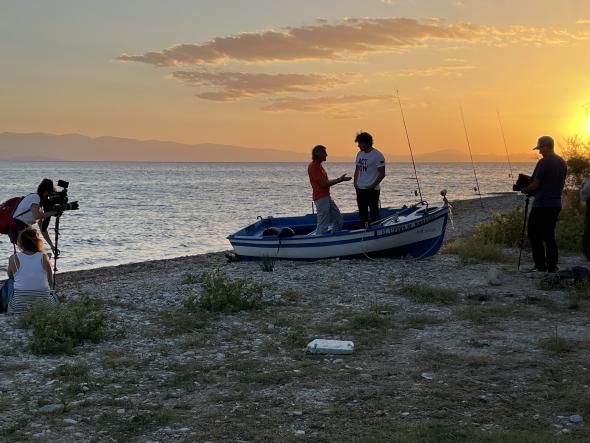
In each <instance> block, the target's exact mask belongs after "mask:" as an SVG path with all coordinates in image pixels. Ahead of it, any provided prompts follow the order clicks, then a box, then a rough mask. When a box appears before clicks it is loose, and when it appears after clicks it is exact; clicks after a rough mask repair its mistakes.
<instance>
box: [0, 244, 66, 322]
mask: <svg viewBox="0 0 590 443" xmlns="http://www.w3.org/2000/svg"><path fill="white" fill-rule="evenodd" d="M16 256H17V257H18V262H19V266H18V269H17V271H16V273H15V274H14V295H13V297H12V299H11V300H10V303H9V304H8V313H9V314H22V313H23V312H24V311H26V309H27V308H28V307H29V306H31V305H32V304H34V303H36V302H46V303H55V298H54V297H53V296H52V294H51V293H50V291H49V282H48V281H47V273H46V271H45V268H44V267H43V254H42V253H40V252H36V253H35V254H32V255H27V254H24V253H22V252H17V253H16Z"/></svg>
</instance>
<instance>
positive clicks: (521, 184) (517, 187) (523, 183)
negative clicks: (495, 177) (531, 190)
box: [512, 174, 533, 192]
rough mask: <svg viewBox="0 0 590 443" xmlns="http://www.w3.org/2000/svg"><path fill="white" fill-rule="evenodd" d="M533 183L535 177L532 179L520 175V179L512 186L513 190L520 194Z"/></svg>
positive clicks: (528, 176)
mask: <svg viewBox="0 0 590 443" xmlns="http://www.w3.org/2000/svg"><path fill="white" fill-rule="evenodd" d="M532 182H533V177H531V176H530V175H526V174H518V178H517V179H516V183H514V185H512V190H513V191H518V192H520V191H522V190H523V189H524V188H526V187H527V186H528V185H530V184H531V183H532Z"/></svg>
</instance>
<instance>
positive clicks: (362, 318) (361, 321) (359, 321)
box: [350, 304, 391, 330]
mask: <svg viewBox="0 0 590 443" xmlns="http://www.w3.org/2000/svg"><path fill="white" fill-rule="evenodd" d="M389 326H391V318H390V317H389V316H388V313H387V312H385V313H384V314H382V313H381V309H380V307H379V306H378V305H375V304H371V305H369V306H368V308H367V309H366V310H365V311H363V312H359V313H356V314H355V315H354V316H353V317H352V318H351V319H350V327H351V328H352V329H356V330H360V329H387V328H388V327H389Z"/></svg>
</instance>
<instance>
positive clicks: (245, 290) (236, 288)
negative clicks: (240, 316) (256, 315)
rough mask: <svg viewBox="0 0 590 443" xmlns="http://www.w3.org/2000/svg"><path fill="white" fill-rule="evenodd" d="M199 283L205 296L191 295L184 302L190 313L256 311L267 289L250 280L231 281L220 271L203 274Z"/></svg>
mask: <svg viewBox="0 0 590 443" xmlns="http://www.w3.org/2000/svg"><path fill="white" fill-rule="evenodd" d="M199 281H200V283H201V286H202V288H203V294H202V295H201V296H200V297H199V296H196V295H189V296H187V298H186V299H185V300H184V307H185V308H186V309H187V310H189V311H197V310H199V309H204V310H206V311H210V312H237V311H242V310H248V309H256V308H259V307H260V305H261V304H262V292H263V290H264V288H265V287H266V285H263V284H260V283H256V282H254V281H252V280H250V279H245V278H243V279H237V280H231V279H230V278H229V277H228V276H227V275H226V274H225V273H223V272H221V271H220V270H219V269H215V270H213V271H211V272H204V273H202V274H201V275H200V277H199Z"/></svg>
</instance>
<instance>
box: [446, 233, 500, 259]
mask: <svg viewBox="0 0 590 443" xmlns="http://www.w3.org/2000/svg"><path fill="white" fill-rule="evenodd" d="M444 251H445V252H447V253H449V254H457V255H459V257H460V258H461V261H462V262H464V263H479V262H505V261H508V260H509V258H508V257H507V256H506V255H505V254H504V252H502V249H501V248H500V247H499V246H498V245H497V244H494V243H489V242H488V241H486V240H481V239H480V238H478V237H464V238H458V239H457V240H455V241H454V242H452V243H449V244H447V245H446V246H445V249H444Z"/></svg>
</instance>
